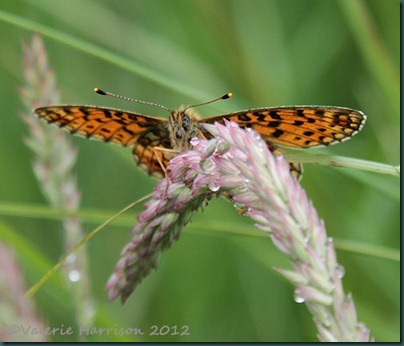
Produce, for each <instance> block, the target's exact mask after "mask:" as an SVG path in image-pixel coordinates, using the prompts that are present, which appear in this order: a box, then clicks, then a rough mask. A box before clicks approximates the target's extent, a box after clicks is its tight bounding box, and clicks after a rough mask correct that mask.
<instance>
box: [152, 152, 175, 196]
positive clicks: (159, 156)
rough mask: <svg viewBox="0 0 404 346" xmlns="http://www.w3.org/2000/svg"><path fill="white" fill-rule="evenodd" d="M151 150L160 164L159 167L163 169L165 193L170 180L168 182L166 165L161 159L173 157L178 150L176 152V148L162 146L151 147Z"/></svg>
mask: <svg viewBox="0 0 404 346" xmlns="http://www.w3.org/2000/svg"><path fill="white" fill-rule="evenodd" d="M153 152H154V155H155V156H156V158H157V161H158V163H159V165H160V167H161V170H162V171H163V173H164V176H165V178H166V181H167V185H166V191H165V193H166V194H167V192H168V187H169V186H170V185H169V184H170V182H169V180H168V174H167V169H166V166H165V165H164V163H163V160H164V159H165V160H168V159H170V158H172V157H174V156H175V155H178V154H179V152H178V151H177V150H174V149H169V148H164V147H154V148H153Z"/></svg>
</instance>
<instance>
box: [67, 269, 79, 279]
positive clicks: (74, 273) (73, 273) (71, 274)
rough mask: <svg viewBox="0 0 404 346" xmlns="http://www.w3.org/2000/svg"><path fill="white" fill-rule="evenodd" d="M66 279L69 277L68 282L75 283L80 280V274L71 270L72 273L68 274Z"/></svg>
mask: <svg viewBox="0 0 404 346" xmlns="http://www.w3.org/2000/svg"><path fill="white" fill-rule="evenodd" d="M68 277H69V280H70V281H72V282H77V281H79V280H80V278H81V274H80V272H79V271H78V270H72V271H71V272H70V273H69V275H68Z"/></svg>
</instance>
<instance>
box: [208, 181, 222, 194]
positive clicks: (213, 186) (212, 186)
mask: <svg viewBox="0 0 404 346" xmlns="http://www.w3.org/2000/svg"><path fill="white" fill-rule="evenodd" d="M208 188H209V190H210V191H213V192H216V191H218V190H219V189H220V185H218V184H216V183H215V182H214V181H213V180H211V181H210V182H209V184H208Z"/></svg>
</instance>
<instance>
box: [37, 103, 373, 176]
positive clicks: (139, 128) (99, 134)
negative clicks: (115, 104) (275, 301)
mask: <svg viewBox="0 0 404 346" xmlns="http://www.w3.org/2000/svg"><path fill="white" fill-rule="evenodd" d="M35 113H36V114H37V115H38V116H39V118H42V119H44V120H46V121H47V122H48V123H51V124H55V125H57V126H59V127H62V128H65V129H66V130H68V131H69V132H71V133H72V134H76V135H80V136H84V137H86V138H91V139H98V140H102V141H105V142H113V143H117V144H120V145H123V146H130V147H133V156H134V158H135V161H136V162H137V163H138V164H139V166H140V168H141V169H143V170H144V171H146V172H147V173H148V174H152V175H154V176H156V177H159V178H161V177H163V176H164V167H166V166H167V164H168V161H169V160H170V158H171V157H172V156H173V155H175V154H178V147H179V146H178V140H180V141H181V137H177V138H175V141H176V144H174V135H175V133H177V132H178V129H180V130H182V131H183V132H184V133H185V134H193V133H203V134H204V135H205V137H206V138H210V137H211V136H210V135H209V134H208V133H206V131H205V130H203V129H202V128H200V127H199V124H200V123H211V124H213V123H214V122H219V123H223V122H224V119H227V120H230V121H234V122H236V123H238V124H239V126H240V127H251V128H253V129H254V130H256V131H257V132H258V133H259V134H260V135H261V137H262V138H263V139H264V140H265V141H266V143H267V145H268V148H269V149H270V150H271V151H272V152H274V153H275V154H283V153H284V152H283V151H282V150H281V149H280V148H278V145H280V146H285V147H292V148H311V147H318V146H327V145H331V144H335V143H339V142H343V141H345V140H347V139H349V138H351V137H352V136H354V135H355V134H356V133H358V132H359V131H360V130H361V129H362V126H363V125H364V123H365V121H366V116H365V115H364V114H363V113H362V112H359V111H356V110H353V109H349V108H344V107H331V106H290V107H287V106H286V107H274V108H257V109H250V110H246V111H239V112H234V113H230V114H223V115H218V116H213V117H209V118H205V119H200V118H199V116H198V115H196V113H195V112H194V111H193V110H191V109H187V108H185V109H184V110H181V109H180V110H177V111H173V112H171V114H170V117H171V121H168V120H167V119H162V118H157V117H151V116H146V115H142V114H136V113H132V112H127V111H121V110H118V109H111V108H103V107H91V106H70V105H66V106H50V107H42V108H38V109H36V110H35ZM174 115H175V117H174ZM187 118H188V119H187ZM173 119H175V121H173ZM174 127H175V130H174ZM176 131H177V132H176ZM184 137H185V136H184ZM188 137H189V136H188ZM179 138H180V139H179ZM184 140H185V139H184ZM182 144H187V143H182ZM181 147H187V145H182V146H181ZM157 156H158V157H157ZM290 167H291V172H292V174H293V175H294V176H295V177H297V178H299V176H300V175H301V173H302V167H301V165H300V164H298V163H291V164H290Z"/></svg>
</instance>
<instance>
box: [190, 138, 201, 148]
mask: <svg viewBox="0 0 404 346" xmlns="http://www.w3.org/2000/svg"><path fill="white" fill-rule="evenodd" d="M189 143H191V145H192V146H193V147H194V146H196V145H198V144H199V138H198V137H193V138H191V140H190V142H189Z"/></svg>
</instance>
